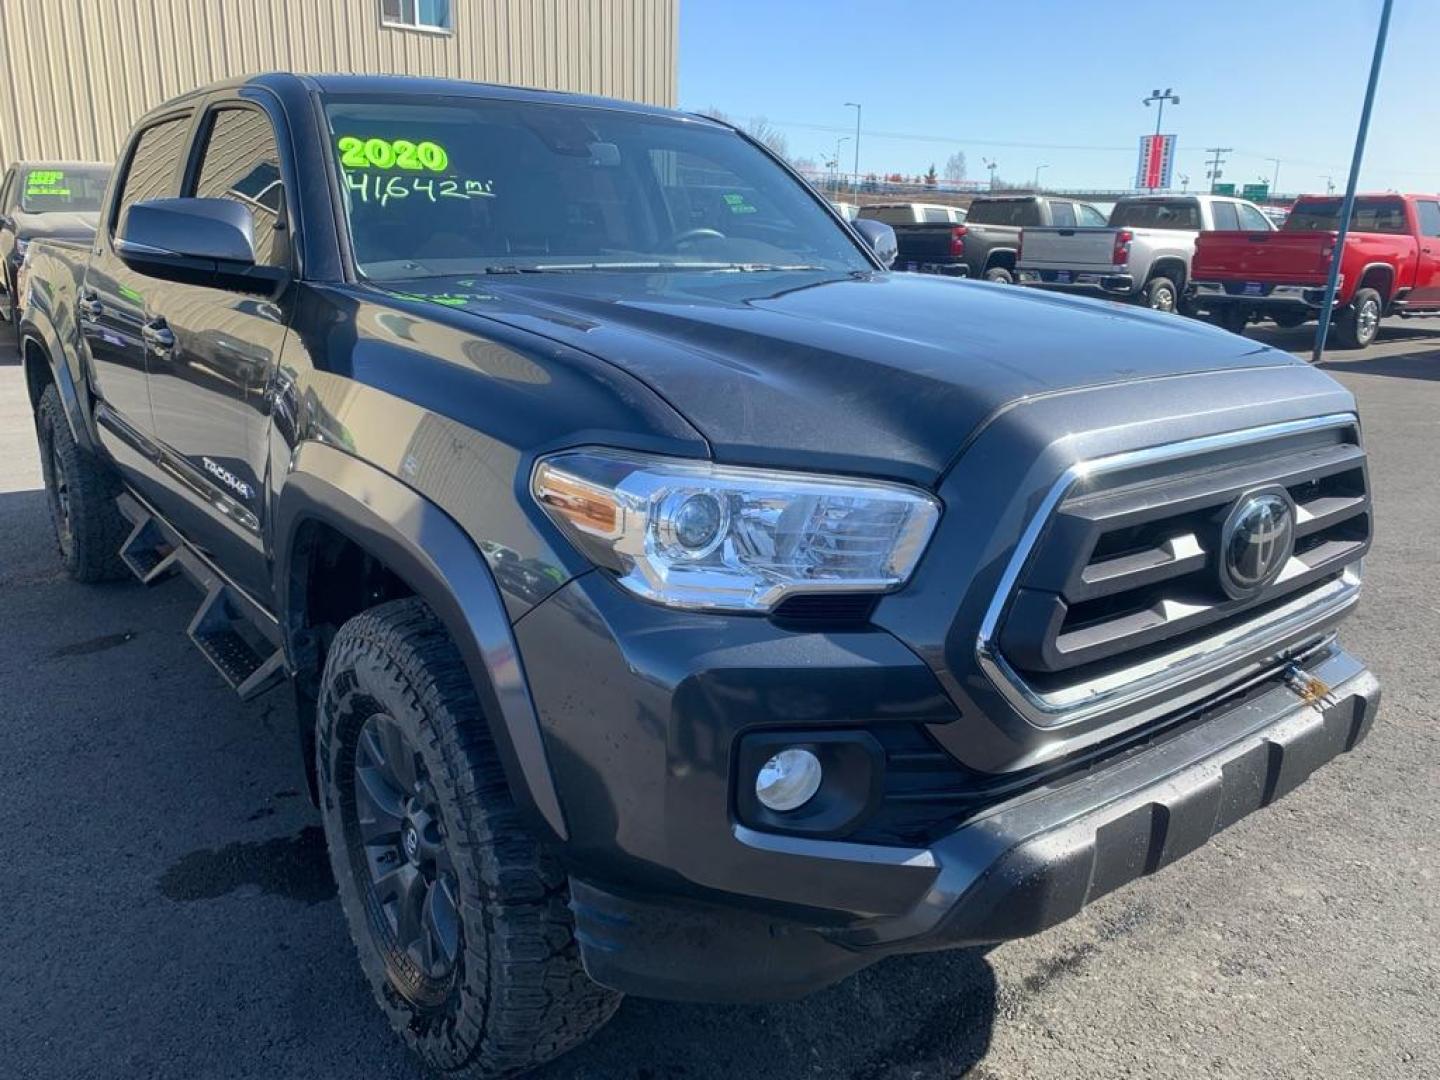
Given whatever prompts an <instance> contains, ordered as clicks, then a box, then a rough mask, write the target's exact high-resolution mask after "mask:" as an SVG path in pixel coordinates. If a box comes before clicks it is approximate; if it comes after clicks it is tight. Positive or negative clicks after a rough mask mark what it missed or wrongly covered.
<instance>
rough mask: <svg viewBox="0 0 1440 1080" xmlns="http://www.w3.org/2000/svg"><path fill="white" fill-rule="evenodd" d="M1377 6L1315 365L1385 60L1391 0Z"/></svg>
mask: <svg viewBox="0 0 1440 1080" xmlns="http://www.w3.org/2000/svg"><path fill="white" fill-rule="evenodd" d="M1384 3H1385V6H1384V7H1382V8H1381V9H1380V27H1379V29H1378V30H1376V31H1375V55H1374V56H1373V57H1371V59H1370V81H1369V83H1367V84H1366V86H1365V104H1364V105H1363V106H1361V109H1360V129H1359V130H1358V131H1356V132H1355V156H1354V157H1352V158H1351V159H1350V177H1349V179H1348V180H1347V181H1346V183H1345V201H1344V202H1342V203H1341V204H1340V221H1339V222H1338V224H1339V226H1340V229H1339V233H1338V235H1337V236H1336V237H1335V245H1334V248H1333V251H1334V255H1333V257H1332V258H1331V259H1330V280H1329V281H1328V282H1327V283H1326V285H1325V300H1324V302H1323V303H1322V304H1321V305H1320V322H1319V324H1318V325H1317V326H1316V327H1315V349H1314V351H1313V352H1311V354H1310V362H1311V363H1312V364H1318V363H1319V362H1320V358H1321V357H1322V356H1324V355H1325V338H1326V337H1327V336H1328V335H1329V333H1330V317H1331V316H1332V315H1333V314H1334V313H1335V293H1336V292H1337V291H1338V290H1339V287H1340V255H1341V253H1342V252H1343V251H1344V250H1345V237H1346V235H1348V234H1349V232H1350V218H1351V216H1352V215H1353V214H1354V213H1355V189H1356V187H1358V186H1359V184H1360V163H1361V162H1362V161H1363V160H1364V159H1365V139H1366V138H1367V137H1368V136H1369V134H1370V111H1371V110H1372V109H1373V108H1374V107H1375V87H1376V84H1378V83H1379V82H1380V63H1381V61H1383V60H1384V59H1385V39H1386V38H1387V37H1389V36H1390V8H1391V5H1392V3H1393V0H1384Z"/></svg>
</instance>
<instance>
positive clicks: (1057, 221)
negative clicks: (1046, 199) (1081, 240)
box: [1050, 202, 1075, 229]
mask: <svg viewBox="0 0 1440 1080" xmlns="http://www.w3.org/2000/svg"><path fill="white" fill-rule="evenodd" d="M1050 221H1051V223H1052V224H1054V225H1055V226H1056V227H1057V228H1061V229H1073V228H1074V227H1075V204H1074V203H1068V202H1052V203H1051V204H1050Z"/></svg>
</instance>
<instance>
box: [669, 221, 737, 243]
mask: <svg viewBox="0 0 1440 1080" xmlns="http://www.w3.org/2000/svg"><path fill="white" fill-rule="evenodd" d="M707 237H713V238H714V239H716V240H724V239H725V234H724V233H723V232H721V231H720V230H719V229H710V228H706V227H705V226H703V225H702V226H701V227H700V228H698V229H685V230H683V231H682V232H678V233H676V234H675V235H674V236H672V237H670V246H671V247H679V246H680V245H681V244H684V243H687V242H688V241H690V240H703V239H705V238H707Z"/></svg>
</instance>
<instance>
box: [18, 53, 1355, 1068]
mask: <svg viewBox="0 0 1440 1080" xmlns="http://www.w3.org/2000/svg"><path fill="white" fill-rule="evenodd" d="M869 235H871V234H869V233H862V232H861V231H859V230H858V229H857V228H854V227H852V226H850V225H847V224H846V223H845V222H844V221H842V220H841V219H840V218H839V217H838V216H836V214H835V213H834V212H833V211H832V210H831V209H830V208H829V207H828V206H827V205H826V204H825V203H824V201H823V200H822V199H821V198H820V197H819V196H818V195H817V194H816V193H815V192H814V191H813V190H812V189H810V188H809V187H808V186H807V185H806V184H805V183H804V182H803V181H801V180H800V179H799V178H798V177H797V176H796V175H795V174H794V173H792V172H791V171H790V170H789V169H788V168H787V167H786V166H785V165H784V164H783V163H781V162H780V161H779V160H778V159H776V158H774V157H772V156H771V155H770V154H769V153H768V152H767V151H766V150H765V149H764V148H763V147H761V146H759V145H757V144H756V143H754V142H752V141H750V140H749V139H747V138H746V137H745V136H744V135H742V134H741V133H739V132H737V131H735V130H733V129H731V128H729V127H727V126H725V125H723V124H720V123H717V122H715V121H711V120H707V119H705V118H702V117H698V116H692V115H686V114H681V113H674V112H667V111H664V110H660V109H653V108H647V107H642V106H637V105H630V104H624V103H620V102H615V101H607V100H602V99H596V98H587V97H578V96H573V95H566V94H559V93H543V92H538V91H522V90H514V89H507V88H503V87H494V86H477V85H473V84H466V83H459V82H444V81H420V80H406V79H396V78H376V77H354V76H343V77H342V76H316V77H300V76H294V75H265V76H258V77H255V78H252V79H248V80H245V81H241V82H232V83H227V84H224V85H219V86H215V87H211V88H209V89H205V90H201V91H197V92H195V93H192V94H189V95H187V96H185V97H181V98H178V99H176V100H174V101H171V102H169V103H168V104H166V105H164V106H162V107H160V108H159V109H157V110H155V111H154V112H152V113H150V114H149V115H148V116H146V117H145V118H144V119H142V120H141V121H140V123H139V125H138V126H137V127H136V129H135V131H134V133H133V134H132V135H131V136H130V138H129V140H128V142H127V144H126V146H125V147H124V149H123V152H122V154H121V158H120V164H119V166H118V168H117V171H116V174H115V177H114V179H113V180H112V181H111V184H110V190H109V192H108V194H107V196H106V201H105V204H104V206H103V208H102V211H101V216H100V226H99V230H98V233H97V235H96V238H95V241H94V245H93V248H91V249H88V250H87V249H75V248H73V247H69V246H65V245H58V244H47V243H46V242H44V241H37V242H36V248H35V249H34V250H32V252H31V262H32V274H33V276H32V279H31V280H32V287H31V290H30V294H31V296H32V302H31V304H30V305H29V306H28V307H27V309H26V312H25V317H24V321H23V323H22V325H21V327H20V330H21V340H22V348H23V355H24V364H25V375H26V378H27V380H28V386H29V390H30V395H31V400H32V402H33V403H34V406H35V414H36V425H37V431H38V435H39V441H40V448H41V454H42V461H43V465H44V475H45V482H46V487H47V490H48V492H49V502H50V510H51V515H52V517H53V520H54V527H55V534H56V537H57V539H58V544H59V552H60V557H61V559H62V560H63V562H64V565H65V566H66V568H67V569H68V570H69V572H70V573H71V574H72V575H73V576H74V577H75V578H77V579H80V580H82V581H95V580H99V579H102V578H108V577H112V576H119V575H127V574H133V575H135V576H137V577H138V578H139V579H140V580H141V581H143V582H147V583H148V582H153V581H156V580H159V579H160V578H162V577H164V576H166V575H167V574H170V573H172V572H179V573H182V574H184V575H186V576H187V577H189V578H191V579H192V580H193V581H194V582H196V583H197V584H198V585H199V586H200V596H201V602H200V605H199V608H198V610H197V612H196V614H195V617H194V619H193V620H192V621H191V623H190V626H189V634H190V636H191V637H192V638H193V639H194V641H195V644H196V645H198V646H199V648H200V650H201V651H202V652H203V653H204V654H205V656H206V657H208V658H209V660H210V661H211V662H212V663H213V664H214V666H215V668H216V669H217V670H218V672H219V674H220V676H221V677H223V678H224V679H225V680H226V681H227V682H229V683H230V684H231V685H233V686H234V687H235V689H236V690H237V691H238V692H239V693H240V694H242V695H244V696H246V697H250V696H253V695H256V694H260V693H262V692H266V691H273V690H275V689H277V688H285V689H286V690H288V691H289V692H290V693H291V694H293V699H294V709H293V716H294V718H295V724H296V734H297V739H296V743H297V745H298V746H299V747H300V748H301V750H302V757H301V760H302V761H303V762H304V764H305V767H306V770H307V773H308V776H309V779H310V783H311V789H312V791H313V793H314V795H315V798H316V801H317V804H318V806H319V813H320V816H321V818H322V820H323V822H324V827H325V834H326V837H327V840H328V845H329V853H330V863H331V867H332V869H333V871H334V875H335V879H336V882H337V884H338V888H339V895H340V900H341V902H342V906H343V909H344V914H345V917H346V918H347V920H348V922H349V928H350V931H351V933H352V935H353V937H354V940H355V944H356V947H357V950H358V954H359V959H360V963H361V966H362V967H363V969H364V972H365V975H366V977H367V978H368V980H369V982H370V984H371V985H372V987H373V989H374V992H375V997H376V1000H377V1001H378V1003H379V1005H380V1007H381V1009H382V1010H383V1011H384V1012H385V1014H386V1016H387V1017H388V1018H389V1020H390V1022H391V1023H392V1024H393V1026H394V1027H395V1029H396V1031H397V1032H399V1033H400V1035H401V1036H402V1037H403V1038H404V1039H405V1040H406V1042H407V1043H408V1044H409V1045H410V1046H411V1047H413V1048H414V1049H415V1050H416V1051H417V1052H418V1053H419V1055H420V1056H421V1057H423V1059H424V1060H425V1061H426V1062H427V1063H428V1064H429V1065H430V1066H431V1067H433V1068H435V1069H437V1070H440V1071H442V1072H446V1073H457V1074H460V1073H463V1074H465V1075H469V1076H476V1077H494V1076H501V1075H505V1074H508V1073H512V1072H516V1071H521V1070H524V1069H526V1068H528V1067H531V1066H533V1065H535V1064H537V1063H539V1062H541V1061H544V1060H547V1059H549V1058H552V1057H554V1056H555V1055H557V1054H560V1053H562V1052H563V1051H565V1050H566V1049H567V1048H569V1047H571V1046H573V1045H575V1044H576V1043H578V1042H579V1041H581V1040H583V1039H584V1038H585V1037H586V1036H588V1035H590V1034H591V1033H592V1032H594V1031H595V1030H596V1029H597V1028H598V1027H600V1025H602V1024H603V1023H604V1022H605V1021H606V1020H607V1019H608V1018H609V1017H610V1015H611V1014H612V1013H613V1011H614V1009H615V1007H616V1004H617V1002H618V1001H619V996H620V994H621V993H622V992H628V993H634V994H642V995H651V996H656V997H664V998H682V999H697V1000H719V1001H754V1000H763V999H770V998H783V997H791V996H796V995H802V994H806V993H809V992H811V991H813V990H816V989H818V988H820V987H823V986H826V985H827V984H830V983H833V982H835V981H836V980H839V979H841V978H843V977H845V976H846V975H848V974H849V973H851V972H854V971H856V970H857V969H859V968H862V967H864V966H865V965H867V964H870V963H873V962H874V961H876V960H878V959H880V958H882V957H885V956H888V955H891V954H895V953H904V952H915V951H919V950H927V949H940V948H948V947H953V946H958V945H965V944H970V943H980V942H996V941H1002V940H1005V939H1008V938H1014V937H1018V936H1021V935H1025V934H1031V933H1034V932H1036V931H1038V930H1041V929H1043V928H1045V927H1047V926H1050V925H1052V924H1054V923H1056V922H1058V921H1059V920H1062V919H1065V918H1067V917H1068V916H1070V915H1073V914H1075V913H1076V912H1077V911H1079V910H1080V909H1081V908H1082V907H1083V906H1084V905H1085V904H1087V903H1088V902H1090V901H1091V900H1093V899H1095V898H1096V897H1098V896H1100V895H1102V894H1104V893H1106V892H1109V891H1110V890H1112V889H1116V888H1119V887H1121V886H1123V885H1124V884H1125V883H1126V882H1128V881H1130V880H1132V879H1134V878H1136V877H1138V876H1139V875H1142V874H1148V873H1150V872H1152V871H1155V870H1158V869H1159V868H1161V867H1163V866H1166V865H1167V864H1169V863H1170V862H1173V861H1174V860H1176V859H1178V858H1180V857H1181V856H1182V855H1184V854H1186V853H1187V852H1189V851H1191V850H1193V849H1194V848H1196V847H1198V846H1200V845H1202V844H1204V843H1205V842H1206V840H1207V839H1209V837H1210V836H1211V835H1212V834H1214V833H1215V832H1216V831H1218V830H1220V829H1223V828H1225V827H1226V826H1228V825H1230V824H1231V823H1233V822H1234V821H1236V820H1237V819H1239V818H1241V817H1243V816H1245V815H1246V814H1249V813H1250V812H1252V811H1254V810H1257V809H1258V808H1260V807H1262V806H1264V805H1266V804H1268V803H1270V802H1271V801H1272V800H1274V799H1276V798H1278V797H1280V796H1281V795H1283V794H1284V793H1286V792H1287V791H1289V790H1291V789H1292V788H1293V787H1295V786H1296V785H1297V784H1299V783H1301V782H1302V781H1303V780H1304V779H1305V778H1306V777H1307V776H1308V775H1309V774H1310V773H1311V772H1312V771H1313V770H1314V769H1316V768H1318V767H1320V766H1321V765H1323V764H1324V763H1325V762H1327V761H1329V760H1330V759H1331V758H1334V757H1336V756H1337V755H1339V754H1341V753H1342V752H1344V751H1347V750H1350V749H1352V748H1353V747H1354V746H1355V745H1356V744H1357V743H1358V742H1359V741H1360V740H1361V739H1362V738H1363V737H1364V736H1365V735H1366V733H1367V732H1368V731H1369V729H1370V727H1371V721H1372V719H1373V717H1374V715H1375V711H1376V708H1377V704H1378V701H1379V689H1378V686H1377V684H1376V681H1375V679H1374V678H1373V676H1372V675H1371V674H1370V673H1369V672H1368V671H1367V670H1366V668H1365V667H1364V666H1363V664H1361V663H1360V662H1359V661H1358V660H1356V659H1355V658H1354V657H1352V656H1351V655H1350V654H1349V653H1347V652H1346V651H1345V650H1344V649H1343V648H1342V647H1341V646H1340V645H1339V644H1338V643H1337V641H1336V636H1335V635H1336V627H1337V624H1339V623H1340V621H1341V620H1342V618H1343V617H1344V616H1345V614H1346V613H1347V612H1348V611H1349V610H1350V609H1351V608H1352V606H1353V605H1354V604H1355V602H1356V600H1357V597H1358V593H1359V588H1360V567H1361V559H1362V556H1363V555H1364V554H1365V551H1366V549H1367V547H1368V545H1369V542H1370V534H1371V503H1370V496H1369V482H1368V478H1367V469H1366V457H1365V452H1364V450H1363V448H1362V443H1361V435H1360V422H1359V419H1358V417H1357V415H1356V411H1355V402H1354V400H1353V399H1352V398H1351V396H1350V394H1349V393H1347V392H1346V391H1345V390H1344V389H1343V388H1342V387H1341V386H1339V385H1338V384H1337V383H1336V382H1335V381H1334V380H1332V379H1331V378H1330V377H1329V376H1327V375H1326V374H1325V373H1324V372H1322V371H1319V370H1316V369H1315V368H1312V367H1310V366H1308V365H1306V364H1303V363H1300V362H1297V361H1296V360H1294V359H1293V358H1291V357H1290V356H1288V355H1287V354H1285V353H1282V352H1278V351H1275V350H1273V349H1270V348H1267V347H1264V346H1262V345H1259V344H1257V343H1255V342H1253V341H1247V340H1245V339H1243V338H1240V337H1237V336H1235V335H1232V334H1227V333H1224V332H1222V331H1219V330H1217V329H1215V328H1212V327H1208V326H1204V325H1201V324H1198V323H1189V322H1183V321H1180V320H1175V319H1173V318H1167V317H1164V316H1159V315H1156V314H1154V313H1152V312H1148V311H1144V310H1139V309H1135V310H1128V309H1120V308H1117V307H1116V306H1115V305H1113V304H1104V303H1095V302H1092V301H1086V300H1080V299H1074V298H1069V297H1064V296H1056V295H1049V294H1045V293H1041V292H1034V291H1028V290H1019V289H997V288H994V287H991V286H987V285H985V284H982V283H975V282H966V281H953V280H946V279H943V278H939V277H933V276H931V277H927V276H923V275H913V274H898V273H890V272H888V271H887V270H886V269H885V265H884V262H883V260H882V259H880V258H877V256H876V254H875V253H874V252H873V251H872V250H871V249H870V247H869V246H868V243H867V239H866V237H867V236H869ZM888 236H889V231H888V230H884V238H888ZM879 239H880V238H878V237H877V238H876V243H877V244H878V243H879ZM1197 402H1203V405H1204V407H1203V408H1198V407H1197V405H1196V403H1197ZM105 595H106V594H105V593H103V592H97V593H96V594H95V603H97V604H100V603H104V602H105ZM77 662H81V661H77ZM172 722H173V723H175V724H183V723H204V722H205V718H204V717H187V716H176V717H174V718H173V721H172ZM142 752H143V753H145V754H147V755H153V754H163V753H164V752H165V739H164V733H163V732H160V731H157V732H156V736H155V739H154V740H153V742H151V743H150V744H148V745H147V746H145V747H144V748H137V749H136V753H142ZM115 768H116V769H122V770H123V769H124V768H126V762H125V760H124V759H123V756H122V757H119V758H117V759H116V761H115ZM196 782H197V785H200V786H203V784H204V778H203V777H197V778H196ZM176 812H177V813H184V808H183V807H181V808H177V810H176ZM117 828H123V823H119V822H117ZM104 842H105V840H104V838H98V837H97V838H96V843H97V844H99V843H104ZM1313 843H1315V844H1322V845H1323V844H1324V843H1325V838H1324V837H1323V836H1317V837H1314V838H1313ZM1214 914H1215V916H1216V917H1220V916H1222V915H1223V912H1216V913H1214ZM332 990H333V988H332V987H328V986H319V985H317V986H316V987H315V994H316V995H317V997H319V996H323V995H326V994H329V993H331V992H332ZM138 1035H139V1033H137V1037H138Z"/></svg>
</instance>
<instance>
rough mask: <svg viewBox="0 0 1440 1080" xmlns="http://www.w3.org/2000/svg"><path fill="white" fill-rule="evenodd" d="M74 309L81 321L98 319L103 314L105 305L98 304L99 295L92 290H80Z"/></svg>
mask: <svg viewBox="0 0 1440 1080" xmlns="http://www.w3.org/2000/svg"><path fill="white" fill-rule="evenodd" d="M75 307H76V308H77V309H78V310H79V312H80V318H81V319H98V318H100V316H101V315H104V314H105V305H104V304H102V303H101V302H100V294H99V293H97V292H96V291H95V290H94V289H81V290H80V298H79V300H77V301H76V302H75Z"/></svg>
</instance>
